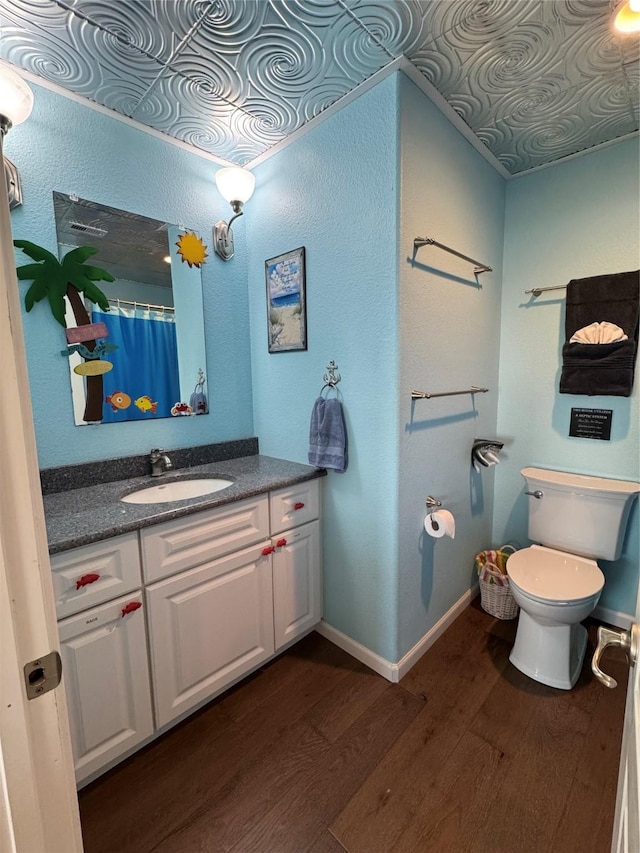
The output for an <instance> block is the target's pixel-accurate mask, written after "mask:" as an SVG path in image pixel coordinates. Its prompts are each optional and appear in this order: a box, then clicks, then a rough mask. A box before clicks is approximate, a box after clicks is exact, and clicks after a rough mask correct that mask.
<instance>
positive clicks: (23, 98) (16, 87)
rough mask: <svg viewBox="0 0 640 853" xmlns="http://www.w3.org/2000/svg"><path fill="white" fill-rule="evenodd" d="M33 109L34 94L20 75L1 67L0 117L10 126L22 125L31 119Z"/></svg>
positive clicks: (4, 66) (3, 66)
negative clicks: (6, 120)
mask: <svg viewBox="0 0 640 853" xmlns="http://www.w3.org/2000/svg"><path fill="white" fill-rule="evenodd" d="M32 107H33V92H32V91H31V89H30V88H29V86H28V85H27V84H26V83H25V82H24V80H23V79H22V77H20V75H19V74H16V72H15V71H12V70H11V69H10V68H7V66H6V65H0V115H1V116H4V118H5V119H8V121H9V125H10V126H11V125H14V124H20V123H21V122H23V121H24V120H25V119H27V118H29V115H30V114H31V109H32Z"/></svg>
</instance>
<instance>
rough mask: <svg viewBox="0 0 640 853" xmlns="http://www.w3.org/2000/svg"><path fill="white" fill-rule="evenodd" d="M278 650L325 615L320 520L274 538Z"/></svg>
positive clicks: (274, 605) (274, 598) (274, 582)
mask: <svg viewBox="0 0 640 853" xmlns="http://www.w3.org/2000/svg"><path fill="white" fill-rule="evenodd" d="M271 542H272V545H273V546H274V548H275V552H274V555H273V618H274V630H275V642H276V650H277V649H281V648H282V647H283V646H285V645H287V644H288V643H291V642H293V640H295V639H297V638H298V637H300V636H302V634H306V633H307V632H308V631H310V630H311V629H312V628H313V626H314V625H317V624H318V622H319V621H320V619H321V618H322V579H321V577H320V524H319V522H318V521H311V522H310V523H309V524H304V525H302V527H296V528H294V529H293V530H288V531H286V532H285V533H282V534H280V535H279V536H274V537H273V539H272V540H271Z"/></svg>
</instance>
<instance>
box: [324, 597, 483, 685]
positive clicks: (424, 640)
mask: <svg viewBox="0 0 640 853" xmlns="http://www.w3.org/2000/svg"><path fill="white" fill-rule="evenodd" d="M478 592H479V588H478V586H477V585H475V586H473V587H472V588H471V589H469V590H467V592H465V593H464V595H462V596H461V597H460V598H459V599H458V601H456V603H455V604H454V605H453V606H452V607H450V608H449V610H447V612H446V613H445V614H444V616H442V617H441V618H440V619H439V620H438V621H437V622H436V624H435V625H434V626H433V627H432V628H430V629H429V630H428V631H427V633H426V634H425V635H424V636H423V637H421V638H420V639H419V640H418V642H417V643H416V644H415V646H413V648H411V649H409V651H408V652H407V653H406V655H404V656H403V657H402V658H401V659H400V661H399V662H398V663H391V661H388V660H387V659H386V658H383V657H382V656H381V655H379V654H376V652H372V651H371V649H369V648H367V647H366V646H363V645H362V644H361V643H358V642H357V640H354V639H353V638H352V637H349V636H347V634H343V633H342V631H338V629H337V628H334V627H333V625H329V623H328V622H325V621H324V620H323V621H322V622H320V624H319V625H316V628H315V630H316V631H317V632H318V634H320V635H321V636H322V637H325V638H326V639H327V640H329V641H330V642H332V643H333V644H334V645H336V646H338V648H340V649H343V650H344V651H345V652H347V653H348V654H350V655H351V656H352V657H354V658H355V659H356V660H359V661H360V663H363V664H365V666H368V667H369V669H372V670H373V671H374V672H377V673H378V675H381V676H382V677H383V678H386V679H387V681H391V682H392V683H393V684H396V683H397V682H398V681H400V679H401V678H404V676H405V675H406V674H407V673H408V672H409V670H410V669H411V667H412V666H414V664H416V663H417V662H418V660H419V659H420V658H421V657H422V655H423V654H424V653H425V652H426V651H427V649H429V648H430V647H431V646H432V645H433V644H434V643H435V641H436V640H437V639H438V638H439V637H440V636H441V635H442V634H443V633H444V632H445V631H446V629H447V628H448V627H449V625H451V623H452V622H453V621H454V620H455V619H457V617H458V616H459V615H460V614H461V613H462V611H463V610H464V609H465V608H466V607H468V605H469V604H470V603H471V602H472V601H473V599H474V598H475V597H476V595H477V594H478Z"/></svg>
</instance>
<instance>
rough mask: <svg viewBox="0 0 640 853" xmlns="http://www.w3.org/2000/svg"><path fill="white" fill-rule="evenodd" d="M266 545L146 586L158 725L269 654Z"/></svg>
mask: <svg viewBox="0 0 640 853" xmlns="http://www.w3.org/2000/svg"><path fill="white" fill-rule="evenodd" d="M267 545H268V543H266V542H265V543H262V544H261V545H258V546H254V547H253V548H247V549H246V550H244V551H240V552H239V553H237V554H232V555H230V556H228V557H222V558H221V559H219V560H214V561H212V562H209V563H205V564H204V565H201V566H199V567H198V568H196V569H191V570H189V571H187V572H182V573H181V574H179V575H177V576H175V577H172V578H168V579H167V580H164V581H160V582H159V583H155V584H153V585H151V586H150V587H147V603H148V612H149V641H150V646H151V666H152V671H153V683H154V691H155V700H156V713H157V718H158V725H159V726H163V725H165V724H166V723H168V722H170V721H171V720H173V719H175V718H176V717H178V716H180V715H181V714H183V713H184V712H185V711H188V710H189V709H190V708H192V707H194V706H195V705H197V704H198V703H199V702H201V701H202V700H204V699H207V698H208V697H213V696H214V695H215V694H217V693H219V692H220V691H221V690H223V689H224V688H225V687H226V686H227V685H229V684H231V683H232V682H233V681H237V680H238V678H240V677H241V676H242V675H244V674H245V673H247V672H249V671H250V670H251V669H253V668H255V667H256V666H257V665H258V664H259V663H261V662H262V661H264V660H267V658H269V657H270V656H271V655H272V654H273V652H274V645H273V592H272V583H271V556H270V552H271V550H272V549H271V548H269V547H266V548H265V546H267ZM263 549H264V550H266V551H267V553H266V554H263V553H262V551H263Z"/></svg>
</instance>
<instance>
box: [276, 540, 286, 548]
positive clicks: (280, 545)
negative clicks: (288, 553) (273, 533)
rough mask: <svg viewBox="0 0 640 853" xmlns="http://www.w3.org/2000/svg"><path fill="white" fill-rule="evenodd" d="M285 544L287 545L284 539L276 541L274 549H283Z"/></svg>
mask: <svg viewBox="0 0 640 853" xmlns="http://www.w3.org/2000/svg"><path fill="white" fill-rule="evenodd" d="M286 544H287V540H286V539H278V541H277V542H276V548H284V546H285V545H286Z"/></svg>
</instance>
